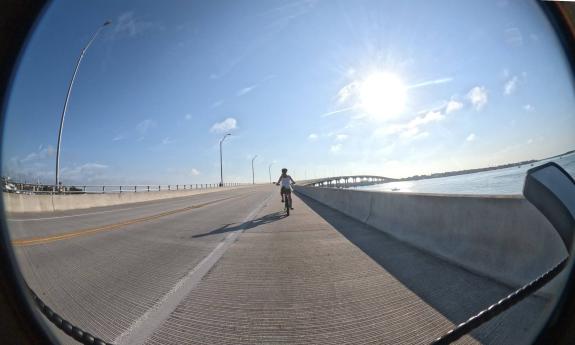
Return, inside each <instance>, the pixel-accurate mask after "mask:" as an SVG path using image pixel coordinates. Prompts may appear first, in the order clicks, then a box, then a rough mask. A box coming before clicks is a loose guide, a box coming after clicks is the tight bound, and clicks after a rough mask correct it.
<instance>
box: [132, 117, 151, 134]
mask: <svg viewBox="0 0 575 345" xmlns="http://www.w3.org/2000/svg"><path fill="white" fill-rule="evenodd" d="M154 127H156V122H155V121H154V120H150V119H146V120H144V121H142V122H140V123H138V124H137V125H136V132H138V134H139V135H140V136H145V135H146V134H147V133H148V131H149V130H150V129H152V128H154Z"/></svg>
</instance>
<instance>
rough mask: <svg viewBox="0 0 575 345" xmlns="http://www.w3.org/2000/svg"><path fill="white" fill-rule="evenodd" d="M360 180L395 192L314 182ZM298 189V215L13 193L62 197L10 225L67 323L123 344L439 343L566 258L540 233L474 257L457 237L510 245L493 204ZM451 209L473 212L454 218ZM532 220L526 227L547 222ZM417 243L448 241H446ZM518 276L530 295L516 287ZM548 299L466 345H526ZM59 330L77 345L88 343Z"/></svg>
mask: <svg viewBox="0 0 575 345" xmlns="http://www.w3.org/2000/svg"><path fill="white" fill-rule="evenodd" d="M346 178H347V181H348V182H347V183H348V185H349V184H350V183H356V184H357V183H368V182H369V183H375V182H377V183H381V182H382V181H389V180H390V179H386V178H384V177H379V176H342V177H336V178H332V179H324V180H317V181H312V182H311V183H309V184H311V185H328V186H330V185H331V186H338V185H337V183H336V182H334V181H337V180H339V181H341V180H343V181H345V180H346ZM329 181H332V182H331V183H329ZM339 186H341V184H340V185H339ZM296 188H298V192H297V193H296V194H295V195H294V208H295V210H294V211H293V212H292V214H291V215H290V216H289V217H285V215H284V212H283V210H282V204H281V203H280V196H279V192H278V189H277V187H275V186H271V185H255V186H240V187H229V188H220V189H218V188H214V189H198V190H197V191H196V190H192V191H190V190H189V189H188V190H185V191H182V190H180V191H171V192H165V193H166V194H165V195H168V194H169V195H170V196H171V197H170V198H167V199H161V200H151V199H150V200H148V201H143V200H144V199H137V200H138V201H140V202H138V203H129V204H123V205H120V204H117V205H111V206H101V207H92V208H88V209H73V207H71V206H76V207H78V205H81V204H83V205H84V206H87V205H88V204H87V203H88V202H94V201H93V200H95V198H99V199H98V200H107V202H111V201H112V200H114V201H117V200H121V199H122V198H126V199H125V200H128V201H130V200H131V201H134V200H136V199H130V198H134V197H139V198H143V197H147V196H150V195H159V194H161V193H164V192H154V193H158V194H154V193H152V192H150V193H147V192H146V193H139V192H138V193H121V194H120V193H117V194H100V195H88V194H82V195H60V196H58V195H54V196H50V195H25V194H14V193H5V195H4V200H5V203H6V204H11V203H13V204H19V205H20V204H23V205H31V204H32V203H41V202H43V201H41V200H40V201H39V198H49V202H50V205H52V206H50V207H51V208H50V210H51V211H50V212H25V213H20V212H18V213H16V212H13V213H11V214H9V215H8V216H7V222H8V224H9V230H10V236H11V238H12V241H13V245H14V249H15V254H16V257H17V259H18V262H19V264H20V268H21V271H22V273H23V275H24V277H25V279H26V281H27V282H28V284H29V285H30V286H31V288H32V289H33V290H34V291H35V292H36V294H37V295H38V296H40V297H41V298H42V299H43V300H44V302H45V303H46V304H47V305H49V306H50V307H51V308H52V309H53V310H54V311H55V312H56V313H58V314H59V315H61V316H62V317H63V318H64V319H66V320H68V321H70V322H71V323H72V324H74V325H76V326H78V327H80V328H81V329H83V330H85V331H88V332H90V333H91V334H93V335H95V336H98V337H100V338H102V339H103V340H105V341H107V342H110V343H114V344H117V345H122V344H149V345H151V344H367V343H373V344H428V343H430V342H431V341H433V340H434V339H436V338H437V337H439V336H441V335H443V334H445V333H446V332H447V331H448V330H450V329H452V328H453V327H454V326H455V325H457V324H459V323H461V322H463V321H465V320H466V319H468V318H469V317H470V316H472V315H474V314H475V313H477V312H479V311H480V310H482V309H484V308H485V307H487V306H489V305H490V304H492V303H494V302H496V301H498V300H499V299H501V298H502V297H504V296H506V295H507V294H509V293H510V292H512V291H513V290H514V286H517V284H521V283H524V282H525V280H527V281H528V280H529V279H531V278H530V277H532V276H533V275H535V276H537V275H539V274H540V273H541V272H540V270H541V267H545V265H546V264H547V263H548V260H555V259H556V258H557V256H558V255H561V253H562V252H561V251H560V250H557V249H556V248H554V247H549V246H550V245H551V244H553V243H554V242H553V241H548V243H541V245H540V246H538V247H537V248H534V247H533V246H525V245H523V244H522V243H523V242H520V241H523V240H525V241H529V240H530V237H529V236H530V235H529V233H530V230H529V229H527V230H526V229H522V231H520V234H519V235H518V236H517V240H516V239H515V238H514V237H513V241H512V242H513V243H512V244H510V245H509V247H505V245H506V243H507V242H505V241H504V240H501V241H499V240H497V241H498V243H500V244H499V247H501V248H502V250H500V251H497V250H496V251H495V252H494V254H493V255H490V256H487V255H484V254H485V253H486V251H487V250H488V248H487V247H481V250H479V251H474V250H472V249H473V248H472V247H470V246H471V245H478V244H477V241H476V239H475V237H472V240H470V241H468V240H466V238H465V237H457V236H467V233H466V231H467V230H466V229H467V227H469V231H471V232H473V233H475V234H476V233H477V232H479V231H490V230H491V229H493V234H495V235H497V234H500V233H504V231H502V229H500V228H498V225H497V224H499V220H498V218H497V217H500V216H504V214H503V213H501V212H500V213H496V212H495V213H487V214H488V216H485V215H484V214H477V215H474V214H473V213H470V212H468V209H467V208H466V207H468V206H466V205H473V207H483V206H481V205H483V204H485V205H486V206H485V207H488V205H487V204H486V203H487V201H485V200H484V199H481V200H475V199H473V200H468V199H469V198H468V199H462V198H453V200H451V199H449V198H446V200H442V201H440V202H436V201H434V202H433V205H435V206H433V207H431V208H430V207H429V206H428V205H429V204H427V202H428V201H429V200H427V199H425V197H424V196H418V197H415V198H411V197H407V196H405V195H399V194H389V193H368V192H359V191H352V190H341V189H339V190H338V189H331V188H317V187H311V186H308V187H296ZM178 193H180V194H178ZM330 193H331V194H330ZM348 193H351V194H349V195H348ZM372 194H373V195H377V198H372ZM178 195H179V197H174V196H178ZM338 196H340V197H341V198H340V199H338ZM366 197H367V198H369V199H365V198H366ZM391 197H393V198H398V199H393V200H391V199H389V198H391ZM433 198H437V196H434V197H433ZM63 199H66V200H71V201H64V200H63ZM46 200H48V199H46ZM326 200H327V201H326ZM434 200H436V199H434ZM489 202H492V200H491V199H490V200H489ZM493 202H498V203H503V204H500V207H513V210H514V211H513V212H514V214H522V213H521V212H530V211H529V210H531V209H528V208H527V206H525V205H524V204H523V203H522V201H521V200H515V199H513V198H511V199H509V200H507V199H501V198H499V199H497V200H495V201H493ZM66 205H68V206H69V207H68V206H67V207H68V209H66V208H65V207H64V206H66ZM70 205H71V206H70ZM92 205H93V204H92ZM438 205H439V206H438ZM509 205H511V206H509ZM14 209H16V208H14ZM446 210H448V211H449V212H455V211H457V210H460V211H461V212H460V214H459V213H454V214H453V215H452V216H451V217H446V216H444V215H445V212H447V211H446ZM454 210H455V211H454ZM499 214H501V215H499ZM426 217H427V218H426ZM434 217H436V218H437V219H440V221H434V220H433V219H435V218H434ZM533 217H536V216H528V217H527V218H526V220H525V222H526V223H527V225H529V224H531V225H532V226H534V227H535V226H539V225H541V224H543V223H542V222H543V221H544V220H543V221H542V220H540V219H539V218H536V219H535V218H533ZM417 222H419V223H417ZM478 222H485V223H481V224H478ZM504 223H505V224H510V223H509V222H504ZM461 224H466V226H465V227H461ZM521 224H523V223H521ZM499 226H500V225H499ZM452 228H455V230H453V229H452ZM382 229H383V230H382ZM407 229H411V232H410V231H407ZM505 230H509V229H505ZM407 233H412V234H416V235H418V236H426V235H429V234H434V233H437V234H438V238H440V239H441V241H439V242H434V241H433V239H431V240H430V239H429V238H426V237H423V238H424V239H425V241H427V242H425V241H423V242H421V241H420V240H418V238H419V237H418V238H415V237H414V238H410V237H405V234H407ZM402 236H403V237H402ZM449 240H450V241H452V242H449ZM418 241H419V242H418ZM458 245H462V246H463V247H461V246H460V247H458V248H459V249H460V250H458V251H455V250H453V248H454V246H458ZM465 246H467V247H465ZM520 248H527V249H526V250H527V251H528V253H527V254H525V255H524V256H525V258H527V259H526V260H527V262H526V263H525V264H518V263H517V262H520V263H521V262H522V260H523V259H524V258H523V256H521V255H523V254H522V252H520V251H519V249H520ZM435 250H439V252H434V251H435ZM456 252H457V253H456ZM438 253H439V254H438ZM510 253H511V254H510ZM440 254H441V255H440ZM543 254H544V255H543ZM450 255H452V256H450ZM453 255H460V256H455V257H454V256H453ZM498 255H507V256H505V257H500V256H498ZM454 258H455V259H454ZM466 258H467V259H468V261H469V262H468V261H465V260H466ZM485 258H486V259H489V260H491V261H493V262H496V263H497V265H493V266H485V267H484V266H481V265H479V264H478V263H481V264H484V265H488V264H489V261H485V260H484V259H485ZM456 260H457V261H456ZM529 260H531V261H529ZM486 262H487V263H486ZM469 265H476V266H474V268H473V269H470V268H469V267H470V266H469ZM506 265H509V266H506ZM508 267H512V268H511V269H507V268H508ZM491 273H493V274H491ZM498 274H499V275H498ZM510 276H511V277H513V278H517V281H509V280H507V281H505V280H504V279H508V277H510ZM549 296H551V295H545V294H542V295H533V296H530V297H529V298H527V299H526V300H525V301H523V302H522V303H521V304H518V305H516V306H514V307H513V308H511V309H509V310H508V311H506V312H505V313H504V314H501V315H500V316H498V317H497V318H495V319H493V320H492V321H490V322H488V323H486V324H484V325H482V326H481V327H480V328H478V329H476V330H475V331H473V332H471V333H470V334H468V335H466V336H464V337H463V338H462V339H460V341H459V342H458V343H461V344H522V343H527V342H528V337H529V335H530V333H529V332H530V330H532V329H533V327H535V326H536V325H538V324H539V323H540V322H541V320H542V318H544V317H545V315H546V312H545V311H546V310H549V308H548V307H549V305H550V303H552V302H551V301H552V298H551V297H549ZM47 322H48V321H47ZM50 327H51V329H52V330H53V331H54V332H55V334H56V336H57V337H58V339H59V340H60V341H61V342H62V343H63V344H76V342H75V341H74V340H73V339H72V338H70V337H69V336H67V335H66V334H64V332H62V331H60V330H59V329H57V328H56V327H55V326H50Z"/></svg>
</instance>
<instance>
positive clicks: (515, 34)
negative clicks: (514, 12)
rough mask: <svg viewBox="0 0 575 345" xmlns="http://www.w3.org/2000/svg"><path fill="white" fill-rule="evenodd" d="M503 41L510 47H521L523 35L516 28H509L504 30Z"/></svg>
mask: <svg viewBox="0 0 575 345" xmlns="http://www.w3.org/2000/svg"><path fill="white" fill-rule="evenodd" d="M505 41H506V42H507V43H508V44H509V45H510V46H512V47H520V46H522V45H523V35H521V31H519V29H518V28H509V29H506V30H505Z"/></svg>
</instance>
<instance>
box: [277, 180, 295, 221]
mask: <svg viewBox="0 0 575 345" xmlns="http://www.w3.org/2000/svg"><path fill="white" fill-rule="evenodd" d="M294 184H295V183H292V186H293V185H294ZM276 185H277V186H279V183H276ZM283 199H284V210H285V211H286V217H287V216H289V213H290V210H291V208H292V199H291V188H290V191H289V192H288V193H284V196H283Z"/></svg>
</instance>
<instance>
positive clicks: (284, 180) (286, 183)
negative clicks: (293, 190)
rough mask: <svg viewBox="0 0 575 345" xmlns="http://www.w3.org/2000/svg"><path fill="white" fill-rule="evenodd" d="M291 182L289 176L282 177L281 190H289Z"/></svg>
mask: <svg viewBox="0 0 575 345" xmlns="http://www.w3.org/2000/svg"><path fill="white" fill-rule="evenodd" d="M291 181H293V180H292V178H291V176H289V175H286V176H285V177H284V176H282V177H281V178H280V185H281V187H282V188H285V189H290V186H291Z"/></svg>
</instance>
